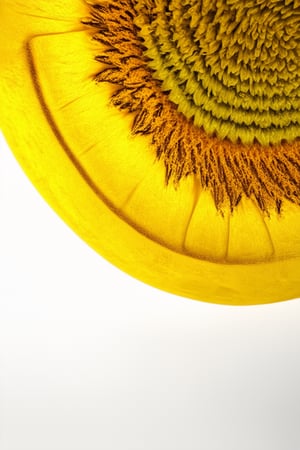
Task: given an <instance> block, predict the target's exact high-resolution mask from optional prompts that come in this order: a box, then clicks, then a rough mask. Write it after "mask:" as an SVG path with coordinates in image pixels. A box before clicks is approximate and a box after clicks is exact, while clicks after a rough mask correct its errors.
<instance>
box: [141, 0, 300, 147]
mask: <svg viewBox="0 0 300 450" xmlns="http://www.w3.org/2000/svg"><path fill="white" fill-rule="evenodd" d="M134 8H135V11H136V17H135V19H134V21H135V24H136V25H137V26H138V28H139V35H140V37H142V38H143V40H144V45H145V47H146V50H145V55H146V56H147V57H148V58H149V59H150V61H149V63H148V64H149V66H150V67H151V69H152V70H153V71H154V75H153V76H154V77H155V78H157V79H159V80H160V81H161V82H162V89H163V90H164V91H167V92H169V99H170V100H171V101H172V102H174V103H175V104H176V105H177V106H178V110H179V111H180V112H182V113H183V114H184V115H185V116H186V117H187V118H191V119H192V120H193V121H194V124H195V125H196V126H199V127H202V128H204V130H205V131H206V132H207V133H208V134H210V135H217V136H218V137H219V138H229V139H230V140H231V141H232V142H238V141H241V142H243V143H244V144H251V143H253V142H254V141H255V140H256V141H258V142H259V143H260V144H262V145H269V144H278V143H280V142H282V141H284V140H287V141H292V140H294V139H295V138H298V137H299V136H300V108H299V106H300V1H298V0H285V1H282V0H273V1H270V0H247V1H240V0H203V1H199V0H137V1H136V2H135V5H134Z"/></svg>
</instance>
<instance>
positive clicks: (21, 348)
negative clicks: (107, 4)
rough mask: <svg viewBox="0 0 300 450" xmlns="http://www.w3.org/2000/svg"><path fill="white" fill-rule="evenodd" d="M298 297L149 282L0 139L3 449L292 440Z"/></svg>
mask: <svg viewBox="0 0 300 450" xmlns="http://www.w3.org/2000/svg"><path fill="white" fill-rule="evenodd" d="M299 360H300V300H293V301H289V302H284V303H278V304H273V305H266V306H257V307H256V306H255V307H253V306H252V307H244V308H243V307H226V306H217V305H210V304H205V303H202V302H195V301H191V300H186V299H183V298H179V297H176V296H173V295H171V294H167V293H164V292H160V291H158V290H156V289H154V288H151V287H148V286H146V285H144V284H142V283H140V282H138V281H136V280H134V279H132V278H131V277H129V276H128V275H126V274H123V273H122V272H120V271H119V270H117V269H115V268H114V267H112V266H111V265H109V264H108V263H107V262H106V261H104V260H103V259H102V258H101V257H100V256H99V255H97V254H96V253H95V252H93V251H92V250H91V249H90V248H88V247H87V245H86V244H84V243H83V242H82V241H81V240H80V239H79V238H78V237H77V236H76V235H74V233H73V232H72V231H70V229H68V228H67V226H66V225H65V224H64V223H63V222H62V221H61V220H60V219H59V218H58V217H57V216H56V215H55V214H54V213H53V212H52V210H51V209H50V208H49V207H48V206H47V205H46V204H45V202H44V201H43V200H42V199H41V198H40V196H39V194H37V193H36V191H35V190H34V188H33V187H32V186H31V184H30V183H29V181H28V180H27V179H26V177H25V175H24V174H23V173H22V171H21V169H20V168H19V167H18V165H17V163H16V162H15V160H14V158H13V156H12V155H11V153H10V151H9V150H8V148H7V146H6V145H5V143H4V140H3V139H2V140H1V142H0V448H1V450H96V449H97V450H227V449H228V450H268V449H272V450H299V448H300V427H299V416H300V365H299Z"/></svg>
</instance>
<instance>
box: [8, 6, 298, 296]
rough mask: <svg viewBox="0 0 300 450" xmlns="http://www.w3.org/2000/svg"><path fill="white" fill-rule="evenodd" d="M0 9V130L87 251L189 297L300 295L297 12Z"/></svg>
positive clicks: (284, 8)
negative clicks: (90, 248)
mask: <svg viewBox="0 0 300 450" xmlns="http://www.w3.org/2000/svg"><path fill="white" fill-rule="evenodd" d="M3 2H4V6H3V11H4V17H3V24H4V28H3V35H4V37H5V39H4V41H5V42H6V44H5V45H3V44H1V46H0V56H2V58H1V92H2V93H1V108H2V112H1V126H2V127H3V130H4V132H5V134H6V136H7V137H8V139H9V141H10V143H11V146H12V147H13V149H14V151H15V153H16V155H17V157H18V159H19V160H20V161H21V163H22V165H23V166H24V168H25V170H26V171H27V173H28V174H29V176H30V177H31V179H32V180H33V182H34V183H35V184H36V185H37V186H38V188H39V189H40V190H41V191H42V193H43V195H44V196H45V197H46V198H47V200H48V201H49V203H50V204H52V206H53V207H54V208H55V209H56V210H57V211H58V212H59V213H60V214H61V215H62V216H63V217H64V219H65V220H66V221H67V222H68V223H69V224H70V225H71V226H72V227H73V228H74V229H75V230H76V231H77V232H78V233H79V234H80V235H81V236H82V237H83V238H84V239H85V240H86V241H87V242H89V243H90V244H91V245H92V246H93V247H94V248H96V250H98V251H99V252H100V253H101V254H103V255H104V256H106V257H107V258H108V259H109V260H111V261H112V262H114V263H115V264H117V265H118V266H120V267H122V268H123V269H124V270H126V271H128V272H130V273H132V274H134V275H135V276H137V277H138V278H140V279H142V280H146V281H148V282H149V283H151V284H154V285H156V286H158V287H161V288H163V289H166V290H170V291H172V292H175V293H179V294H181V295H185V296H188V297H193V298H200V299H205V300H209V301H216V302H226V303H241V304H245V303H261V302H266V301H274V299H284V298H291V297H293V296H296V295H299V276H298V273H299V260H300V238H299V226H300V109H299V105H300V28H299V26H300V25H299V24H300V2H299V1H298V0H285V1H282V0H273V1H269V0H256V1H254V0H247V1H245V2H244V1H238V0H203V1H196V0H189V1H188V0H169V1H167V0H111V1H105V0H94V1H83V0H66V1H65V2H60V1H59V0H53V2H48V1H47V0H39V5H38V6H37V5H36V2H34V1H29V2H28V3H26V4H25V2H21V1H20V2H17V3H16V2H13V0H3ZM8 41H9V42H10V46H8V45H7V42H8ZM11 116H12V117H13V118H14V119H13V120H11ZM45 149H46V150H45ZM274 280H275V281H274ZM266 285H267V287H266Z"/></svg>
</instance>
